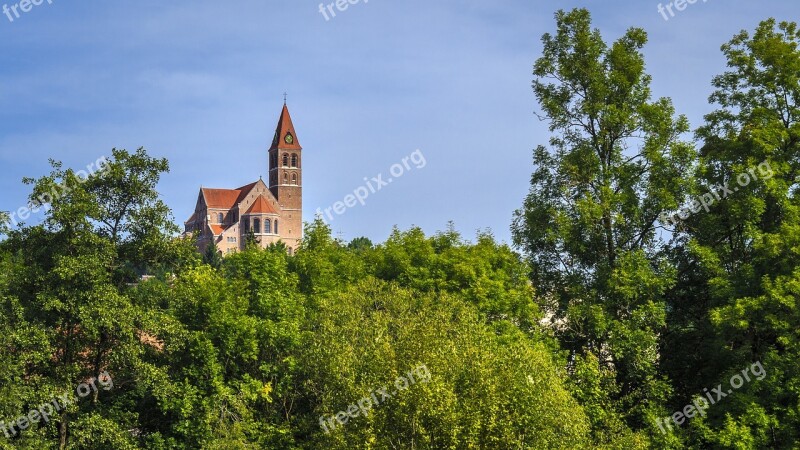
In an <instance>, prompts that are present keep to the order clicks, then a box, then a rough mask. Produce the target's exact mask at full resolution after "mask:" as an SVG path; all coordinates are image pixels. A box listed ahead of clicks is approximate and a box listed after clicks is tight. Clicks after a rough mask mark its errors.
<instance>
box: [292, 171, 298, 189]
mask: <svg viewBox="0 0 800 450" xmlns="http://www.w3.org/2000/svg"><path fill="white" fill-rule="evenodd" d="M292 184H293V185H295V186H296V185H297V174H296V173H293V174H292Z"/></svg>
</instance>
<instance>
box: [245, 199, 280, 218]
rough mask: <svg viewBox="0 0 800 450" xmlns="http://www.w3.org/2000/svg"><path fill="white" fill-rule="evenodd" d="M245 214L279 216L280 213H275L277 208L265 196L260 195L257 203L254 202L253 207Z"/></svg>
mask: <svg viewBox="0 0 800 450" xmlns="http://www.w3.org/2000/svg"><path fill="white" fill-rule="evenodd" d="M245 214H278V211H275V208H273V207H272V205H271V204H270V203H269V202H268V201H267V199H265V198H264V196H263V195H259V196H258V198H257V199H256V201H255V202H253V206H251V207H250V209H248V210H247V212H246V213H245Z"/></svg>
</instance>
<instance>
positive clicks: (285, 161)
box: [283, 153, 289, 167]
mask: <svg viewBox="0 0 800 450" xmlns="http://www.w3.org/2000/svg"><path fill="white" fill-rule="evenodd" d="M283 167H289V154H288V153H284V154H283Z"/></svg>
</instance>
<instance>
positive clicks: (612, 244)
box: [512, 9, 694, 434]
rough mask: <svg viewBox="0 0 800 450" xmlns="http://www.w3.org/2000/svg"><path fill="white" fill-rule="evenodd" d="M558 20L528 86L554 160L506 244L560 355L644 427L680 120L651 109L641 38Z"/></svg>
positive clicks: (582, 18)
mask: <svg viewBox="0 0 800 450" xmlns="http://www.w3.org/2000/svg"><path fill="white" fill-rule="evenodd" d="M556 22H557V32H556V34H555V35H551V34H549V33H548V34H545V35H544V37H543V38H542V42H543V46H544V50H543V56H542V57H541V58H540V59H538V60H537V61H536V64H535V66H534V75H535V77H536V78H535V80H534V82H533V89H534V92H535V94H536V97H537V99H538V101H539V103H540V105H541V108H542V110H543V113H542V115H541V118H542V119H543V120H546V121H547V122H548V123H549V127H550V131H551V132H553V133H554V135H553V137H552V138H551V140H550V145H551V147H552V151H548V149H547V148H545V147H544V146H540V147H538V148H537V149H536V150H535V152H534V164H535V166H536V169H535V172H534V173H533V176H532V178H531V191H530V193H529V195H528V196H527V198H526V199H525V203H524V205H523V207H522V208H521V209H520V210H518V211H517V212H516V214H515V220H514V224H513V227H512V231H513V237H514V242H515V244H516V245H517V246H519V247H520V248H521V249H522V250H523V251H524V252H525V253H526V255H527V256H528V257H529V259H530V261H531V264H532V268H533V269H532V270H533V271H532V277H533V281H534V284H535V285H536V286H537V287H538V288H539V289H541V291H542V292H541V294H542V296H543V298H544V302H545V306H546V309H547V312H548V313H549V314H551V317H552V319H553V324H554V326H555V327H556V329H557V330H558V336H559V338H560V341H561V343H562V345H563V346H564V348H566V349H567V350H569V352H570V353H571V355H572V358H575V359H582V358H586V357H587V356H586V355H588V354H593V355H594V356H593V357H594V358H596V359H597V360H598V361H599V363H600V365H601V366H602V367H604V368H607V369H608V370H610V371H611V373H612V374H613V377H614V379H615V381H616V385H617V387H616V388H615V389H614V391H615V392H616V394H615V395H614V399H613V400H614V408H615V410H616V411H617V413H619V414H621V415H622V416H623V417H625V418H626V419H627V422H628V424H630V425H632V426H635V427H636V428H649V427H652V425H651V424H650V423H649V421H647V419H646V417H647V416H648V414H653V413H655V412H656V411H658V410H659V405H662V404H663V401H664V400H665V399H666V396H667V394H668V392H669V388H668V385H667V384H666V383H665V381H664V380H663V379H662V378H660V377H659V374H658V370H657V369H658V351H657V350H658V344H659V336H660V333H661V332H662V331H663V329H664V326H665V307H664V303H663V294H664V292H665V291H666V290H667V289H668V288H669V287H670V286H672V285H673V283H674V279H675V274H674V270H673V268H672V267H671V266H670V265H669V264H668V263H667V261H666V260H665V258H664V257H663V256H661V255H660V253H659V252H660V251H661V250H662V249H663V244H664V243H663V241H661V240H660V239H659V238H658V236H657V230H658V229H659V227H660V226H661V224H660V222H659V216H660V215H661V214H662V213H663V212H664V211H666V210H671V209H674V208H675V207H676V206H677V205H678V204H679V203H680V202H681V201H682V199H683V197H684V195H685V193H686V192H687V190H688V189H689V187H690V186H691V184H690V181H689V177H688V174H689V173H690V172H689V170H690V168H691V163H692V161H693V157H694V151H693V149H692V146H691V145H689V144H688V143H686V142H683V141H681V135H682V134H683V133H685V132H686V131H688V123H687V120H686V119H685V118H684V117H683V116H678V117H676V116H675V111H674V108H673V107H672V105H671V102H670V101H669V100H668V99H665V98H661V99H658V100H655V101H653V100H651V93H650V87H649V86H650V76H649V75H647V74H646V72H645V70H644V58H643V56H642V54H641V49H642V47H643V46H644V45H645V43H646V42H647V35H646V33H645V32H644V31H643V30H641V29H638V28H631V29H629V30H628V31H627V32H626V33H625V34H624V35H623V36H622V37H621V38H620V39H618V40H617V41H615V42H614V43H613V44H611V45H607V44H606V43H605V42H604V41H603V39H602V37H601V35H600V33H599V31H597V30H592V29H591V17H590V14H589V12H588V11H587V10H585V9H575V10H572V11H571V12H564V11H559V12H558V13H556ZM603 423H605V425H604V424H603ZM609 423H610V422H608V421H605V422H604V421H603V420H600V419H599V417H598V418H596V423H595V425H596V429H597V430H602V429H604V428H608V430H607V431H609V432H611V433H612V434H613V433H615V431H614V430H611V429H610V427H611V425H609Z"/></svg>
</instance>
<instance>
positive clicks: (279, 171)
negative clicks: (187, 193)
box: [184, 101, 303, 255]
mask: <svg viewBox="0 0 800 450" xmlns="http://www.w3.org/2000/svg"><path fill="white" fill-rule="evenodd" d="M302 152H303V148H302V147H301V146H300V141H299V140H298V138H297V133H296V132H295V130H294V125H293V124H292V118H291V116H290V115H289V108H288V107H287V106H286V102H285V101H284V104H283V110H282V111H281V115H280V118H279V119H278V126H277V128H276V129H275V136H274V137H273V138H272V145H271V146H270V148H269V151H268V156H269V172H268V173H269V184H267V183H265V182H264V180H263V179H259V180H258V181H255V182H253V183H250V184H247V185H245V186H242V187H239V188H236V189H211V188H204V187H201V188H200V193H199V194H198V196H197V204H196V206H195V208H194V214H192V216H191V217H190V218H189V220H187V221H186V222H185V223H184V225H185V235H191V234H193V233H196V234H197V247H198V249H199V250H200V251H201V252H203V251H205V250H206V248H207V247H208V246H209V245H211V243H212V242H214V243H216V245H217V248H218V249H219V251H220V252H221V253H222V254H223V255H225V254H230V253H233V252H236V251H239V250H242V249H244V246H245V242H246V240H247V236H248V235H249V234H250V233H253V235H254V236H255V238H256V240H257V241H258V242H259V245H260V246H261V247H262V248H266V247H267V246H269V245H270V244H273V243H276V242H279V241H281V242H283V243H284V244H286V246H287V247H288V251H289V254H293V253H294V251H295V250H296V249H297V247H298V246H299V245H300V238H301V237H302V235H303V176H302V175H303V170H302V168H303V154H302Z"/></svg>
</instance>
